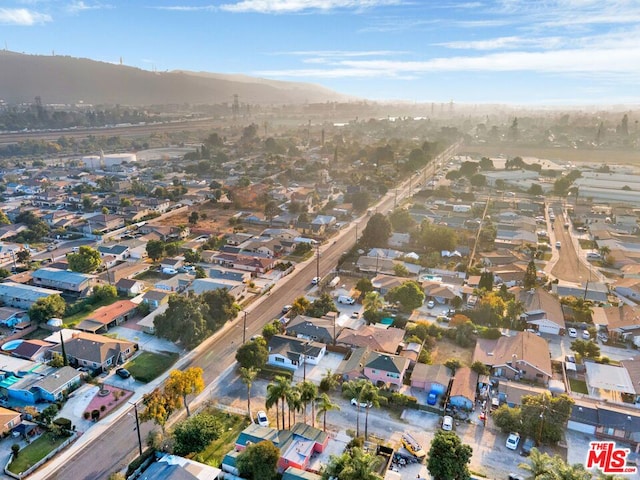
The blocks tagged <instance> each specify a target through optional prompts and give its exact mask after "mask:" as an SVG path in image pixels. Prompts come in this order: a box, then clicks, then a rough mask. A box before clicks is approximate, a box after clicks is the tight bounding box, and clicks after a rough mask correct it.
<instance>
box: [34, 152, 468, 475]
mask: <svg viewBox="0 0 640 480" xmlns="http://www.w3.org/2000/svg"><path fill="white" fill-rule="evenodd" d="M457 147H458V145H454V146H452V147H450V148H448V149H447V150H446V151H445V152H444V153H443V154H442V155H441V156H439V157H437V158H436V159H435V161H434V162H432V163H431V164H430V165H429V166H428V167H426V168H427V169H429V170H430V171H431V170H432V169H433V170H435V168H436V165H438V164H439V165H442V163H443V162H442V159H443V158H444V157H448V156H451V155H454V154H455V151H456V149H457ZM427 174H428V172H427ZM421 175H424V170H422V171H421V172H418V173H417V174H416V175H414V177H412V179H410V180H407V181H406V182H404V183H403V184H401V185H400V186H399V187H398V197H397V198H398V200H401V199H403V198H404V197H406V196H407V195H409V194H410V193H411V192H413V191H414V190H415V189H417V187H418V186H417V185H416V183H418V182H417V181H416V180H415V178H420V176H421ZM420 186H421V185H420ZM395 201H396V198H395V192H391V191H390V192H389V193H387V195H385V196H384V197H383V199H382V200H381V201H380V202H379V203H378V204H377V206H376V207H377V211H379V212H383V213H386V212H387V211H388V210H390V209H392V208H393V206H394V202H395ZM366 222H367V218H366V217H364V218H360V219H358V220H356V221H354V222H352V223H351V225H350V226H349V227H347V228H346V229H344V230H343V232H342V233H341V234H340V235H339V236H338V237H337V239H336V240H335V241H334V242H333V243H330V244H328V245H325V246H324V247H323V248H321V250H320V267H319V270H320V276H321V277H323V276H325V275H326V274H328V273H329V272H330V271H331V270H333V269H334V268H335V266H336V265H337V263H338V260H339V258H340V256H341V255H342V254H343V252H345V251H348V250H349V249H351V248H352V247H353V245H354V244H355V240H356V225H357V229H358V230H357V231H358V232H359V233H361V232H362V229H363V228H364V227H365V226H366ZM317 268H318V267H317V263H316V260H315V258H314V259H313V260H312V261H310V262H308V263H305V264H303V265H299V266H298V267H297V268H296V270H295V271H294V273H292V274H291V275H290V276H289V277H288V278H287V279H285V280H283V281H281V282H280V284H278V285H277V286H276V287H275V288H274V289H273V290H272V293H271V294H270V295H268V296H264V297H262V298H261V299H260V301H259V302H257V303H255V304H253V305H252V306H250V307H249V308H247V312H248V314H247V316H246V339H249V338H251V336H252V335H254V334H257V333H260V332H261V331H262V328H263V326H264V325H265V324H267V323H268V322H270V321H271V320H273V319H274V318H279V317H280V314H281V311H282V307H283V306H284V305H286V304H290V303H291V302H292V301H293V300H294V299H295V298H297V297H299V296H302V295H305V294H306V293H307V292H308V291H309V289H310V288H311V279H312V278H313V277H315V276H316V275H317ZM234 323H235V326H231V328H227V329H225V330H224V331H223V332H220V334H218V335H214V336H213V337H211V338H209V339H208V340H206V341H205V342H204V343H203V344H202V345H200V346H199V347H198V349H197V350H198V353H197V354H196V355H195V356H194V357H193V359H192V360H191V362H189V364H188V365H185V366H184V368H189V367H200V368H202V369H203V372H204V373H203V376H204V381H205V384H206V385H209V384H211V383H213V382H214V381H216V379H218V377H219V376H220V375H221V374H222V372H224V370H225V369H227V368H228V367H229V366H230V365H232V364H233V363H234V362H235V353H236V350H237V348H238V345H240V344H241V343H242V339H243V336H242V329H243V324H244V317H243V315H242V313H241V314H240V315H239V316H238V318H237V319H236V320H234ZM132 421H133V420H132V418H131V417H129V416H126V415H124V416H122V417H121V418H119V419H116V420H114V421H113V423H112V424H111V427H110V428H109V429H108V430H107V431H106V432H105V433H104V434H102V435H100V436H99V437H98V439H97V440H95V441H93V442H91V443H89V444H88V445H87V446H86V447H84V448H83V449H81V450H80V451H78V452H77V453H76V454H74V455H73V456H72V457H71V458H70V459H69V461H67V462H66V464H65V465H64V466H63V467H61V468H59V469H58V470H56V471H55V472H51V473H47V475H46V478H47V479H49V480H55V479H60V480H63V479H74V480H81V479H82V480H99V479H106V478H107V477H108V475H109V474H110V473H112V472H115V471H118V470H120V469H121V468H123V466H125V465H126V464H127V463H128V462H129V461H131V460H132V459H133V458H135V455H136V453H137V449H138V442H137V437H136V433H135V432H134V431H133V429H132ZM152 428H153V425H152V424H143V426H142V428H141V433H142V434H143V437H142V438H143V442H144V440H145V438H146V435H147V433H148V432H149V431H150V430H152ZM101 446H102V447H103V448H101ZM46 468H47V467H46V466H45V469H44V470H46Z"/></svg>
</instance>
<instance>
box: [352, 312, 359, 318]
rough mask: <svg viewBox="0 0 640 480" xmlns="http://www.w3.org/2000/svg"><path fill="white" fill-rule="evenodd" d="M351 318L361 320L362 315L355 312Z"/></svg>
mask: <svg viewBox="0 0 640 480" xmlns="http://www.w3.org/2000/svg"><path fill="white" fill-rule="evenodd" d="M351 318H360V313H359V312H353V313H352V314H351Z"/></svg>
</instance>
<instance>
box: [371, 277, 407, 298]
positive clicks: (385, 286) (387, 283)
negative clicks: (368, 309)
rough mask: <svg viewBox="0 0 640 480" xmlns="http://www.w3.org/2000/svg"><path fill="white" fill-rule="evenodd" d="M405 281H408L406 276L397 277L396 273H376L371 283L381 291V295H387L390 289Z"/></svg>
mask: <svg viewBox="0 0 640 480" xmlns="http://www.w3.org/2000/svg"><path fill="white" fill-rule="evenodd" d="M405 281H406V278H402V277H396V276H394V275H384V274H380V275H376V276H375V277H374V278H373V279H372V280H371V285H373V288H374V289H375V290H377V291H378V292H379V293H380V295H386V294H387V293H388V292H389V290H391V289H393V288H395V287H399V286H400V285H402V284H403V283H404V282H405Z"/></svg>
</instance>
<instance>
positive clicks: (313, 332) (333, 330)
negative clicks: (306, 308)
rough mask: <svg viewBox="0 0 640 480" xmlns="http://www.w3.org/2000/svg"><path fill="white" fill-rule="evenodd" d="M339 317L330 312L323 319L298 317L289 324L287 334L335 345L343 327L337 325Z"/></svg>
mask: <svg viewBox="0 0 640 480" xmlns="http://www.w3.org/2000/svg"><path fill="white" fill-rule="evenodd" d="M337 316H338V314H337V313H336V312H329V313H328V314H327V315H324V316H323V317H321V318H314V317H307V316H305V315H298V316H296V318H294V319H293V320H291V321H290V322H289V323H288V324H287V327H286V332H285V333H286V334H287V335H290V336H293V337H297V338H303V339H306V340H313V341H314V342H320V343H325V344H327V345H333V344H334V342H335V339H336V335H337V334H338V333H340V330H341V327H340V326H337V325H336V320H337Z"/></svg>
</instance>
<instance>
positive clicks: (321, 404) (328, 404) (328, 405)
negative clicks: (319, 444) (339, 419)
mask: <svg viewBox="0 0 640 480" xmlns="http://www.w3.org/2000/svg"><path fill="white" fill-rule="evenodd" d="M316 404H317V407H318V415H322V430H323V431H325V432H326V431H327V412H329V411H331V410H340V406H338V404H337V403H333V402H332V401H331V398H330V397H329V395H327V394H326V393H323V394H321V395H320V396H319V397H318V398H316Z"/></svg>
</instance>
